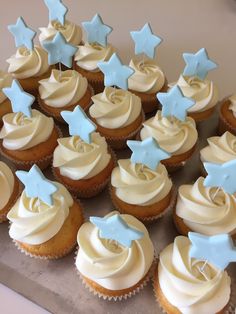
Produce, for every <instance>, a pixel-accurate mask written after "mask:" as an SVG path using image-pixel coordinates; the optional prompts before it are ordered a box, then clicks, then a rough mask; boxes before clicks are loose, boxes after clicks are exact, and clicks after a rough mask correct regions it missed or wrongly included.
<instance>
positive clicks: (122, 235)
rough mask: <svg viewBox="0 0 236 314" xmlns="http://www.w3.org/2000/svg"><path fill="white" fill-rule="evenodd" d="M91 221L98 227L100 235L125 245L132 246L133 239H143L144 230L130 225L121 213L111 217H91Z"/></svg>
mask: <svg viewBox="0 0 236 314" xmlns="http://www.w3.org/2000/svg"><path fill="white" fill-rule="evenodd" d="M90 221H91V222H92V223H93V224H94V225H95V226H97V227H98V229H99V231H100V237H101V238H103V239H109V240H114V241H117V242H118V243H120V244H121V245H123V246H125V247H131V245H132V241H134V240H139V239H141V238H142V237H143V236H144V234H143V232H141V231H139V230H136V229H134V228H132V227H130V226H129V225H128V224H127V223H126V222H125V221H124V219H123V218H121V216H120V215H118V214H115V215H112V216H109V217H104V218H100V217H90Z"/></svg>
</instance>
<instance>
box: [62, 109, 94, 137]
mask: <svg viewBox="0 0 236 314" xmlns="http://www.w3.org/2000/svg"><path fill="white" fill-rule="evenodd" d="M61 116H62V118H63V119H64V120H65V121H66V123H68V125H69V133H70V135H71V136H74V135H77V136H79V137H80V138H81V139H82V140H83V141H84V142H86V143H91V133H93V132H94V131H95V130H96V128H97V127H96V124H95V123H93V122H92V121H91V120H90V119H89V118H88V117H87V116H86V114H85V113H84V111H83V109H81V107H80V106H76V107H75V109H74V111H62V112H61Z"/></svg>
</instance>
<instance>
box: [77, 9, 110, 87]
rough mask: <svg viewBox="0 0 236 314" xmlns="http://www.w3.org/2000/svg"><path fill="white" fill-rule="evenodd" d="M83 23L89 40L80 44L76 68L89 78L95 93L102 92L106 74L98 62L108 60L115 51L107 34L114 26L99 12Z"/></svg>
mask: <svg viewBox="0 0 236 314" xmlns="http://www.w3.org/2000/svg"><path fill="white" fill-rule="evenodd" d="M82 25H83V27H84V29H85V31H86V34H87V41H86V42H85V44H84V45H79V46H78V50H77V53H76V54H75V58H74V60H75V62H74V68H75V70H76V71H78V72H79V73H81V74H82V75H83V76H84V77H86V78H87V80H88V82H89V84H91V86H92V87H93V88H94V91H95V93H100V92H102V91H103V89H104V82H103V81H104V75H103V73H102V71H101V70H100V68H99V67H98V63H99V62H104V61H108V60H109V59H110V57H111V56H112V54H113V53H114V51H115V49H114V48H113V46H112V45H111V44H109V43H107V36H108V35H109V34H110V33H111V31H112V28H111V27H110V26H108V25H105V24H103V21H102V18H101V17H100V15H98V14H96V15H95V16H94V17H93V19H92V20H91V21H90V22H83V23H82Z"/></svg>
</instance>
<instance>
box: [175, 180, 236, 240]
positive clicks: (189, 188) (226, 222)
mask: <svg viewBox="0 0 236 314" xmlns="http://www.w3.org/2000/svg"><path fill="white" fill-rule="evenodd" d="M173 215H174V222H175V225H176V227H177V230H178V231H179V232H180V233H181V234H183V235H187V234H188V232H189V231H194V232H198V233H201V234H205V235H208V236H211V235H216V234H221V233H229V234H231V235H232V237H233V238H235V239H236V199H235V196H233V195H231V194H229V193H227V192H225V191H224V190H223V189H222V188H220V189H219V188H217V187H206V186H205V185H204V178H203V177H200V178H198V179H197V181H196V182H195V183H194V184H184V185H181V186H180V187H179V191H178V198H177V203H176V208H175V210H174V214H173Z"/></svg>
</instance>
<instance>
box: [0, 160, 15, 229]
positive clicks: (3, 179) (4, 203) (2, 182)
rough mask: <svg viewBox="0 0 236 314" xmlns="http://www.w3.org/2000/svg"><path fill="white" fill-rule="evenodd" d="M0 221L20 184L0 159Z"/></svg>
mask: <svg viewBox="0 0 236 314" xmlns="http://www.w3.org/2000/svg"><path fill="white" fill-rule="evenodd" d="M0 186H1V189H0V223H1V222H3V221H5V220H6V216H7V213H8V212H9V210H10V209H11V207H12V206H13V205H14V203H15V202H16V200H17V197H18V194H19V192H20V185H19V182H18V180H17V178H16V177H15V176H14V174H13V173H12V171H11V169H10V168H9V167H8V166H7V165H6V164H5V163H4V162H2V161H0Z"/></svg>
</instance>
